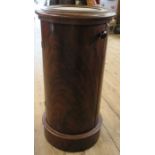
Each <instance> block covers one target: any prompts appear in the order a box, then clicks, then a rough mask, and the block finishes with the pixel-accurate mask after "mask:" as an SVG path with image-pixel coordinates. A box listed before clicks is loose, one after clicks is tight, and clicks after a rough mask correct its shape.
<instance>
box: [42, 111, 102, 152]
mask: <svg viewBox="0 0 155 155" xmlns="http://www.w3.org/2000/svg"><path fill="white" fill-rule="evenodd" d="M101 124H102V118H101V116H99V119H98V123H97V125H96V126H95V127H94V128H93V129H92V130H90V131H88V132H85V133H82V134H76V135H73V134H72V135H69V134H64V133H60V132H58V131H56V130H54V129H53V128H51V127H50V126H49V125H48V123H47V121H46V115H45V114H44V115H43V125H44V129H45V130H44V132H45V137H46V139H47V140H48V142H49V143H50V144H52V145H53V146H55V147H56V148H59V149H61V150H64V151H69V152H76V151H82V150H85V149H88V148H90V147H91V146H93V145H94V144H95V143H96V141H97V139H98V137H99V133H100V128H101Z"/></svg>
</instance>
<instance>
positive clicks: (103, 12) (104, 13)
mask: <svg viewBox="0 0 155 155" xmlns="http://www.w3.org/2000/svg"><path fill="white" fill-rule="evenodd" d="M35 12H36V13H37V14H38V15H39V16H47V17H53V16H54V17H64V18H72V17H73V18H75V19H82V18H93V19H94V18H108V17H109V18H110V17H113V16H115V15H116V13H115V12H111V11H109V10H108V9H106V8H104V7H102V6H99V5H97V6H92V7H90V6H85V5H83V6H80V5H79V6H78V5H52V6H48V7H45V6H44V7H42V8H40V9H38V10H36V11H35Z"/></svg>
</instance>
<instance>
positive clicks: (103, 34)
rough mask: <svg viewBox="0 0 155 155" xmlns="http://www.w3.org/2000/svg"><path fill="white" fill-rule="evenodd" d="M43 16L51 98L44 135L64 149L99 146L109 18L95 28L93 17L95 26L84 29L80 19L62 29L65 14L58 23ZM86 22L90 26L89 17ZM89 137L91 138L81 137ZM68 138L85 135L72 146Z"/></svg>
mask: <svg viewBox="0 0 155 155" xmlns="http://www.w3.org/2000/svg"><path fill="white" fill-rule="evenodd" d="M39 15H40V13H39ZM44 17H45V15H43V16H41V15H40V18H41V29H42V49H43V66H44V83H45V99H46V103H45V104H46V118H45V119H44V127H45V135H46V138H47V140H48V141H49V142H50V143H51V144H53V145H54V146H56V147H58V148H60V149H64V150H68V151H79V150H83V149H86V148H88V147H90V146H92V145H93V144H94V143H95V142H96V140H97V138H98V135H99V130H100V128H97V126H100V124H101V121H99V102H100V93H101V86H102V76H103V70H104V61H105V55H106V45H107V31H108V27H107V19H106V18H101V19H100V20H98V21H97V23H96V22H95V21H94V18H92V19H90V18H88V20H89V21H90V20H91V22H90V23H89V24H88V23H87V25H83V23H81V20H76V24H75V23H74V22H75V19H73V18H68V19H67V21H69V22H68V23H65V22H64V24H63V22H62V21H61V16H60V15H58V16H57V17H56V18H57V20H56V21H55V20H52V18H53V16H50V18H49V19H48V20H47V18H44ZM58 17H60V18H58ZM50 19H51V20H50ZM108 19H109V17H108ZM85 20H86V22H88V21H87V18H85ZM59 21H60V22H59ZM71 23H72V24H71ZM46 124H48V128H47V125H46ZM95 128H97V130H96V132H95V133H94V132H93V129H95ZM53 131H57V132H53ZM58 133H63V134H58ZM84 133H85V135H88V136H86V137H82V135H83V134H84ZM88 133H89V134H88ZM64 135H73V136H74V135H75V137H76V135H80V136H79V137H80V138H81V139H80V140H79V139H76V138H75V139H74V140H71V141H70V140H68V139H67V138H66V137H67V136H64Z"/></svg>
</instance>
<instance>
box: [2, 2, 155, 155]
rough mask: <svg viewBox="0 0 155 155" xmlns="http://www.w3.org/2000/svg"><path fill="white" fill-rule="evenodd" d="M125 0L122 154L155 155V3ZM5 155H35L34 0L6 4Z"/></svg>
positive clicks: (122, 24) (3, 87) (123, 24)
mask: <svg viewBox="0 0 155 155" xmlns="http://www.w3.org/2000/svg"><path fill="white" fill-rule="evenodd" d="M153 2H154V1H151V0H148V1H141V0H137V1H135V0H129V1H121V66H120V68H121V140H120V142H121V153H120V154H121V155H147V154H148V155H152V154H155V149H154V140H155V123H154V122H155V20H154V19H155V17H154V15H155V11H154V10H155V9H154V7H155V5H154V3H153ZM0 19H1V20H0V146H1V147H0V154H1V155H10V154H12V155H14V154H15V155H33V154H34V100H33V98H34V90H33V87H34V77H33V74H34V6H33V1H31V0H29V1H21V0H13V1H1V2H0Z"/></svg>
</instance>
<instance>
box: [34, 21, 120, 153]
mask: <svg viewBox="0 0 155 155" xmlns="http://www.w3.org/2000/svg"><path fill="white" fill-rule="evenodd" d="M119 43H120V37H119V35H109V39H108V46H107V56H106V65H105V72H104V81H103V86H102V97H101V107H100V113H101V115H102V118H103V125H102V128H101V134H100V138H99V140H98V142H97V143H96V144H95V145H94V146H93V147H92V148H90V149H88V150H86V151H83V152H78V153H68V152H64V151H61V150H58V149H56V148H54V147H53V146H51V145H50V144H49V143H48V142H47V141H46V139H45V137H44V134H43V125H42V114H43V112H44V101H45V99H44V86H43V70H42V54H41V39H40V25H39V21H38V19H36V18H35V59H34V60H35V73H34V76H35V79H34V83H35V85H34V88H35V90H34V92H35V94H34V95H35V96H34V97H35V116H34V117H35V123H34V125H35V155H72V154H74V155H119V152H120V104H119V103H120V91H119V90H120V77H119V75H120V67H119V65H120V64H119V63H120V53H119V50H120V49H119Z"/></svg>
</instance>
